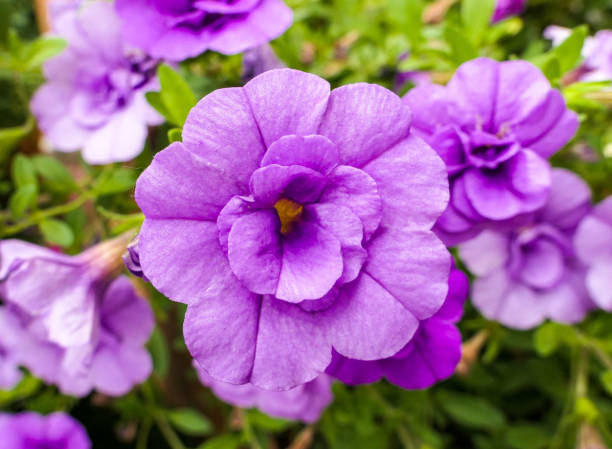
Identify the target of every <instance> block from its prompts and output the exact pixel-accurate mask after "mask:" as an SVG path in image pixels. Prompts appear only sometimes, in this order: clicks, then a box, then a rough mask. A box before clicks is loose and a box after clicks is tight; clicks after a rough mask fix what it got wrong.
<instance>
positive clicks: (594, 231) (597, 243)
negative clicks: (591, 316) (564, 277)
mask: <svg viewBox="0 0 612 449" xmlns="http://www.w3.org/2000/svg"><path fill="white" fill-rule="evenodd" d="M574 242H575V248H576V252H577V254H578V257H579V258H580V259H581V260H582V261H583V262H584V263H585V264H586V265H587V266H588V272H587V277H586V285H587V288H588V290H589V293H590V294H591V298H592V299H593V300H594V301H595V303H596V304H597V306H599V307H601V308H602V309H604V310H607V311H612V197H611V198H607V199H606V200H604V201H603V202H601V203H600V204H598V205H597V206H596V207H595V208H594V210H593V212H592V213H591V214H590V215H588V216H587V217H585V219H584V220H583V221H582V222H581V223H580V225H579V227H578V230H577V231H576V237H575V240H574Z"/></svg>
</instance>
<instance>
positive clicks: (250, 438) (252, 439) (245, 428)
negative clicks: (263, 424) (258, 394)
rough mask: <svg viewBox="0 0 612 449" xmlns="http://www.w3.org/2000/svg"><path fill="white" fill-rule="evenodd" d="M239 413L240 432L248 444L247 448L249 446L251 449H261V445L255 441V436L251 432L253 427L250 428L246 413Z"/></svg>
mask: <svg viewBox="0 0 612 449" xmlns="http://www.w3.org/2000/svg"><path fill="white" fill-rule="evenodd" d="M241 412H242V425H243V428H242V431H243V433H244V436H245V438H246V439H247V441H248V442H249V446H251V448H252V449H262V447H261V445H260V444H259V441H257V436H256V435H255V433H254V432H253V427H252V426H251V422H250V421H249V417H248V415H247V413H245V412H244V411H243V410H241Z"/></svg>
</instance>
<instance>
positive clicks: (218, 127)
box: [136, 69, 450, 390]
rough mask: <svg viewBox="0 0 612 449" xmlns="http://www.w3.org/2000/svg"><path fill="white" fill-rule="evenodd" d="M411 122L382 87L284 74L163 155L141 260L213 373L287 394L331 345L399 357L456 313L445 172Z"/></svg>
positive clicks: (145, 200)
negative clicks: (433, 320) (438, 227)
mask: <svg viewBox="0 0 612 449" xmlns="http://www.w3.org/2000/svg"><path fill="white" fill-rule="evenodd" d="M410 121H411V113H410V110H409V109H408V108H407V107H406V106H405V105H404V104H402V102H401V100H400V99H399V98H398V97H397V96H396V95H395V94H393V93H392V92H390V91H388V90H386V89H384V88H382V87H380V86H376V85H369V84H353V85H347V86H343V87H340V88H338V89H335V90H333V91H331V92H330V86H329V84H328V83H327V82H326V81H325V80H323V79H321V78H319V77H317V76H314V75H310V74H306V73H303V72H299V71H295V70H290V69H279V70H271V71H268V72H266V73H264V74H262V75H259V76H258V77H256V78H254V79H253V80H251V81H250V82H249V83H247V84H246V85H245V86H244V87H243V88H229V89H221V90H217V91H215V92H213V93H211V94H209V95H208V96H206V97H205V98H204V99H202V100H201V101H200V102H199V103H198V105H197V106H196V107H195V108H194V109H193V110H192V111H191V113H190V114H189V116H188V118H187V121H186V123H185V126H184V128H183V142H182V143H174V144H172V145H170V146H169V147H168V148H166V149H165V150H163V151H162V152H160V153H158V154H157V155H156V157H155V159H154V160H153V162H152V164H151V165H150V166H149V167H148V168H147V169H146V170H145V171H144V173H143V174H142V175H141V177H140V178H139V179H138V182H137V185H136V201H137V203H138V205H139V206H140V208H141V209H142V211H143V212H144V215H145V217H146V218H145V221H144V224H143V226H142V229H141V231H140V238H139V243H138V244H139V253H140V263H141V266H142V270H143V272H144V274H145V275H146V277H147V278H148V279H149V280H150V281H151V283H152V284H153V285H154V286H155V287H156V288H157V289H158V290H159V291H161V292H162V293H163V294H165V295H166V296H167V297H169V298H170V299H173V300H175V301H179V302H183V303H186V304H187V305H188V307H187V313H186V315H185V323H184V334H185V340H186V343H187V347H188V348H189V351H190V352H191V354H192V355H193V357H194V358H195V360H196V361H197V363H199V365H200V366H201V367H202V368H203V369H204V370H205V371H207V372H208V373H209V374H210V376H211V377H213V378H214V379H216V380H220V381H223V382H229V383H234V384H244V383H249V382H250V383H252V384H253V385H255V386H257V387H260V388H264V389H269V390H285V389H289V388H291V387H295V386H297V385H300V384H304V383H306V382H309V381H311V380H313V379H314V378H316V377H317V376H319V375H320V374H321V373H322V372H323V371H324V370H325V368H326V367H327V366H328V365H329V363H330V361H331V355H332V348H333V349H335V350H336V351H337V352H338V353H340V354H342V355H344V356H347V357H351V358H355V359H360V360H377V359H381V358H386V357H390V356H391V355H393V354H395V353H397V352H398V351H399V350H400V349H401V348H402V347H404V346H405V345H406V344H407V343H408V341H410V339H411V338H412V337H413V335H414V333H415V332H416V330H417V328H418V327H419V322H420V321H421V320H425V319H427V318H429V317H431V316H432V315H433V314H435V313H436V312H437V311H438V309H439V308H440V307H441V306H442V304H443V302H444V298H445V297H446V293H447V289H448V283H447V281H448V273H449V266H450V261H449V255H448V251H447V250H446V248H445V247H444V245H443V244H442V243H441V242H440V241H439V240H438V238H437V237H436V236H435V235H434V234H433V232H432V231H431V228H432V226H433V224H434V223H435V221H436V220H437V218H438V217H439V215H440V214H441V213H442V211H443V210H444V208H445V207H446V204H447V200H448V181H447V176H446V169H445V166H444V163H443V162H442V160H441V159H440V158H439V156H437V155H436V153H435V152H434V151H433V150H432V149H431V148H430V147H429V146H428V145H427V144H425V143H424V142H423V141H422V140H420V139H419V138H417V137H415V136H413V135H411V133H410Z"/></svg>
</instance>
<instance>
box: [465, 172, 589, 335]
mask: <svg viewBox="0 0 612 449" xmlns="http://www.w3.org/2000/svg"><path fill="white" fill-rule="evenodd" d="M552 175H553V176H552V179H553V183H552V190H551V195H550V198H549V200H548V202H547V203H546V204H545V205H544V207H543V208H542V209H541V210H539V211H537V212H536V213H534V214H533V216H532V217H531V219H530V220H529V222H528V224H526V225H525V226H524V227H521V228H518V229H516V230H514V231H507V232H497V231H485V232H483V233H482V234H480V235H479V236H478V237H476V238H475V239H473V240H471V241H469V242H466V243H464V244H462V245H460V246H459V254H460V256H461V260H463V261H464V262H465V263H466V265H467V266H468V268H469V269H470V270H471V271H472V273H473V274H474V275H475V276H477V277H478V279H477V280H476V281H475V282H474V284H473V285H472V302H473V303H474V305H475V306H476V307H477V308H478V309H479V310H480V311H481V312H482V314H483V315H485V316H486V317H487V318H489V319H493V320H497V321H499V322H500V323H502V324H504V325H506V326H509V327H513V328H517V329H528V328H532V327H534V326H537V325H538V324H540V323H542V322H543V321H544V320H545V319H547V318H550V319H551V320H554V321H560V322H564V323H575V322H578V321H580V320H582V318H584V316H585V314H586V313H587V312H588V311H589V310H590V309H591V308H592V302H591V301H590V299H589V297H588V293H587V291H586V289H585V286H584V272H585V270H584V267H583V265H582V264H581V263H580V262H579V261H578V259H577V258H576V256H575V253H574V249H573V245H572V238H573V236H574V232H575V229H576V226H577V225H578V223H579V222H580V220H581V219H582V218H583V217H584V216H585V215H586V214H587V213H588V211H589V209H590V204H591V203H590V198H591V192H590V190H589V188H588V186H587V185H586V183H585V182H584V181H583V180H582V179H580V178H579V177H578V176H576V175H575V174H573V173H571V172H569V171H567V170H563V169H554V170H553V172H552Z"/></svg>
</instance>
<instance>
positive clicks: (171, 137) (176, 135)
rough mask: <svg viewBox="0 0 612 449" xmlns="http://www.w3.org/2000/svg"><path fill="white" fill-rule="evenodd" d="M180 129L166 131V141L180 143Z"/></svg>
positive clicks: (181, 138)
mask: <svg viewBox="0 0 612 449" xmlns="http://www.w3.org/2000/svg"><path fill="white" fill-rule="evenodd" d="M182 132H183V131H182V130H181V128H172V129H171V130H170V131H168V141H169V142H170V143H174V142H181V141H182V140H183V137H182V135H181V134H182Z"/></svg>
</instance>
